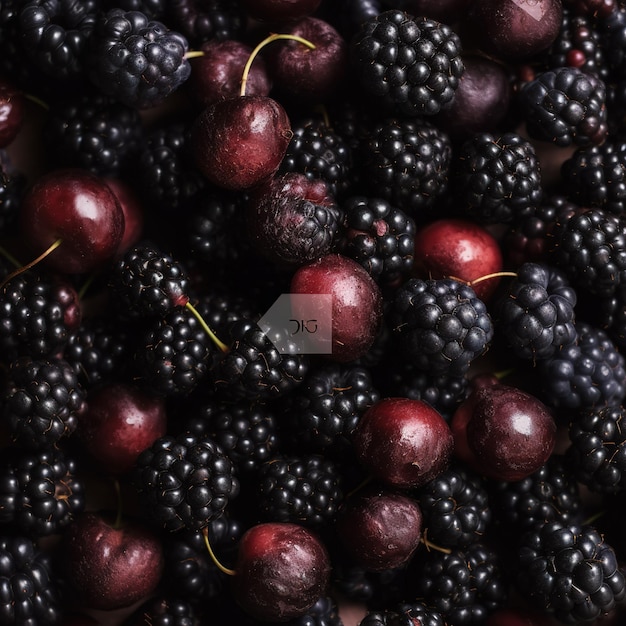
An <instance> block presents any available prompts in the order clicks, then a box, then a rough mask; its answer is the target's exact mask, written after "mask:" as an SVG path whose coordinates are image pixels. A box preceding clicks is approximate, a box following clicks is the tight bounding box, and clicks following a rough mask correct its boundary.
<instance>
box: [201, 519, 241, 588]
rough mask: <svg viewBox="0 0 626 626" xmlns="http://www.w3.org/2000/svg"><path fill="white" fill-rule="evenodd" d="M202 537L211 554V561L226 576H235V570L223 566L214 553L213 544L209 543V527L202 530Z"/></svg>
mask: <svg viewBox="0 0 626 626" xmlns="http://www.w3.org/2000/svg"><path fill="white" fill-rule="evenodd" d="M202 536H203V537H204V545H206V549H207V551H208V553H209V556H210V557H211V560H212V561H213V563H215V565H216V566H217V569H219V570H220V571H221V572H224V574H227V575H228V576H235V574H236V573H237V572H235V570H234V569H230V568H228V567H226V566H224V565H222V564H221V563H220V561H219V559H218V558H217V557H216V556H215V552H213V548H212V547H211V542H210V541H209V527H208V526H205V527H204V528H203V529H202Z"/></svg>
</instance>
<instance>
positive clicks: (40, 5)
mask: <svg viewBox="0 0 626 626" xmlns="http://www.w3.org/2000/svg"><path fill="white" fill-rule="evenodd" d="M98 10H99V4H98V2H97V0H85V1H83V2H71V1H68V0H59V1H57V2H47V1H46V0H26V1H25V2H21V3H20V4H19V12H18V31H19V32H18V34H19V38H20V45H21V48H22V50H23V53H24V54H26V55H28V56H29V57H30V58H31V59H33V62H34V63H35V64H36V65H37V67H39V68H40V69H41V70H42V71H43V72H44V73H46V74H47V75H49V76H52V77H54V78H57V79H64V80H80V79H82V77H83V75H84V72H85V66H84V62H85V55H86V50H87V48H88V44H89V41H90V38H91V34H92V32H93V29H94V26H95V23H96V20H97V16H98Z"/></svg>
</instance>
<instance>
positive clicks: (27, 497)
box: [0, 447, 86, 539]
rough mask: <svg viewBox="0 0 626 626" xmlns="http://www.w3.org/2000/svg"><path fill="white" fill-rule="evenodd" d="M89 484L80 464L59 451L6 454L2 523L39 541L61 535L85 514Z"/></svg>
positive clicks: (1, 476) (0, 473) (0, 476)
mask: <svg viewBox="0 0 626 626" xmlns="http://www.w3.org/2000/svg"><path fill="white" fill-rule="evenodd" d="M85 504H86V494H85V485H84V483H83V479H82V478H81V476H80V475H79V474H78V468H77V465H76V463H75V461H74V459H72V458H71V457H69V456H67V454H66V453H65V452H63V451H62V450H61V449H59V448H54V447H50V448H44V449H42V450H39V451H35V452H23V451H21V450H16V449H15V448H5V449H4V450H3V451H2V464H1V465H0V521H1V522H2V523H3V524H4V523H10V524H11V526H12V527H13V528H15V529H19V531H20V532H21V533H24V534H25V535H28V536H29V537H32V538H33V539H38V538H41V537H47V536H49V535H55V534H59V533H61V532H62V531H63V530H64V529H65V528H66V527H67V525H68V524H69V523H70V522H71V521H72V520H73V519H74V516H75V515H77V514H78V513H80V512H82V511H83V510H84V508H85Z"/></svg>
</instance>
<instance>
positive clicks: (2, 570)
mask: <svg viewBox="0 0 626 626" xmlns="http://www.w3.org/2000/svg"><path fill="white" fill-rule="evenodd" d="M0 586H1V587H2V597H1V598H0V615H2V621H3V623H5V624H15V625H18V624H19V625H20V626H53V625H54V624H58V623H60V619H61V614H62V611H61V601H60V600H61V598H60V592H59V588H58V586H57V584H56V582H55V580H54V578H53V576H52V564H51V559H50V556H49V554H47V553H46V552H44V551H42V550H40V549H39V548H38V547H37V545H36V544H35V543H34V541H33V540H32V539H28V538H26V537H23V536H20V535H15V536H12V535H3V536H1V537H0Z"/></svg>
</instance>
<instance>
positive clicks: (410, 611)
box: [396, 602, 445, 626]
mask: <svg viewBox="0 0 626 626" xmlns="http://www.w3.org/2000/svg"><path fill="white" fill-rule="evenodd" d="M396 608H397V611H398V612H399V613H403V614H404V615H407V616H408V617H409V618H411V620H412V622H411V626H413V624H415V620H418V621H417V624H418V626H445V621H444V619H443V617H442V616H441V613H438V612H437V611H435V610H434V609H432V608H430V607H428V606H426V605H425V604H423V603H421V602H402V603H401V604H399V605H398V606H397V607H396Z"/></svg>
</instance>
